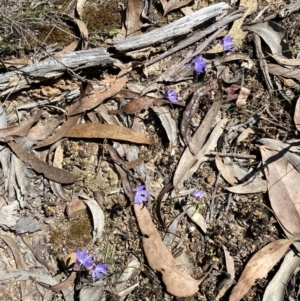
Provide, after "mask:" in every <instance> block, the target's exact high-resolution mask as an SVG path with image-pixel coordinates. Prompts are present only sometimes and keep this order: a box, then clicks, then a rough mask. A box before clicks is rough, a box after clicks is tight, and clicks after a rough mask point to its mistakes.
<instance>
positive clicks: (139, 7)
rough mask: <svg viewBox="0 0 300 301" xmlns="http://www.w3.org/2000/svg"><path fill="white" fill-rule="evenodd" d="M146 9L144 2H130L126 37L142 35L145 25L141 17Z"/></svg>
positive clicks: (137, 0) (127, 11) (129, 0)
mask: <svg viewBox="0 0 300 301" xmlns="http://www.w3.org/2000/svg"><path fill="white" fill-rule="evenodd" d="M143 8H144V1H143V0H128V1H127V8H126V21H125V24H126V36H127V37H133V36H137V35H139V34H141V28H142V25H143V23H142V22H141V15H142V11H143Z"/></svg>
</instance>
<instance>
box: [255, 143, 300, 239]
mask: <svg viewBox="0 0 300 301" xmlns="http://www.w3.org/2000/svg"><path fill="white" fill-rule="evenodd" d="M260 151H261V155H262V161H263V166H264V171H265V175H266V178H267V183H268V193H269V198H270V202H271V206H272V209H273V210H274V212H275V214H276V216H277V218H278V220H279V221H280V223H281V224H282V225H283V227H284V228H285V229H286V230H287V231H288V232H290V233H291V234H293V235H297V234H299V233H300V202H299V189H298V183H299V181H300V174H299V172H298V171H297V170H296V169H295V168H294V167H293V166H292V164H290V163H289V162H288V161H287V159H286V158H285V157H284V156H283V155H282V154H280V152H278V151H274V150H271V149H269V148H267V147H266V146H261V147H260Z"/></svg>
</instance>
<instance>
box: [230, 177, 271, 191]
mask: <svg viewBox="0 0 300 301" xmlns="http://www.w3.org/2000/svg"><path fill="white" fill-rule="evenodd" d="M225 189H226V190H228V191H230V192H233V193H238V194H247V193H259V192H266V191H267V182H266V181H265V180H254V181H252V180H251V181H249V182H247V183H243V184H240V185H235V186H233V187H225Z"/></svg>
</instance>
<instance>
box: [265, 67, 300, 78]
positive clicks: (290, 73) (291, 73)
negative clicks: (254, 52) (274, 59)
mask: <svg viewBox="0 0 300 301" xmlns="http://www.w3.org/2000/svg"><path fill="white" fill-rule="evenodd" d="M268 71H269V73H271V74H273V75H280V76H283V77H285V78H294V79H297V80H299V81H300V72H299V69H294V70H291V69H288V68H285V67H282V66H279V65H276V64H268Z"/></svg>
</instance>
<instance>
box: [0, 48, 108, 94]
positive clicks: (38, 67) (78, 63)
mask: <svg viewBox="0 0 300 301" xmlns="http://www.w3.org/2000/svg"><path fill="white" fill-rule="evenodd" d="M103 64H112V60H111V59H110V55H109V53H108V52H107V51H106V49H104V48H102V47H99V48H93V49H89V50H82V51H76V52H71V53H65V54H62V55H61V56H58V57H52V58H49V59H47V60H44V61H41V62H38V63H36V64H33V65H29V66H27V67H24V68H21V69H18V70H14V71H11V72H7V73H5V74H3V75H0V97H1V96H4V95H7V94H10V93H14V92H16V91H19V90H21V89H24V88H28V87H30V85H31V84H33V83H39V82H41V81H44V80H47V79H50V78H57V77H59V76H61V75H62V74H63V73H64V72H65V71H68V70H72V69H84V68H88V67H95V66H99V65H103Z"/></svg>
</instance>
